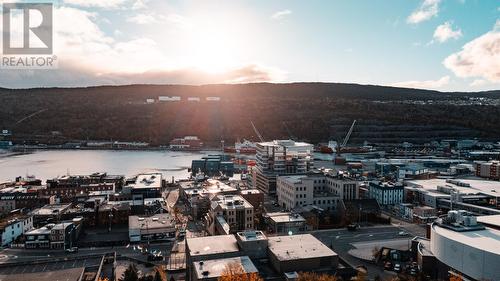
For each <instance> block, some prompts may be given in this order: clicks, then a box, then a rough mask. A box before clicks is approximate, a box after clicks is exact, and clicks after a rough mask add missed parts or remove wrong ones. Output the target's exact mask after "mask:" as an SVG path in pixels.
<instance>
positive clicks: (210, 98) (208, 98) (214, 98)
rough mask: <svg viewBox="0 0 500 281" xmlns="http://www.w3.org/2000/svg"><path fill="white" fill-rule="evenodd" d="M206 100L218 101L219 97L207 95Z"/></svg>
mask: <svg viewBox="0 0 500 281" xmlns="http://www.w3.org/2000/svg"><path fill="white" fill-rule="evenodd" d="M206 100H207V101H220V97H207V98H206Z"/></svg>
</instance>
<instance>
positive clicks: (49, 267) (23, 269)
mask: <svg viewBox="0 0 500 281" xmlns="http://www.w3.org/2000/svg"><path fill="white" fill-rule="evenodd" d="M100 262H101V258H99V257H95V258H86V259H75V260H67V261H50V262H45V263H39V264H26V263H20V264H19V265H14V266H6V267H0V275H10V274H27V273H36V272H46V271H55V270H62V269H70V268H83V267H87V266H99V263H100Z"/></svg>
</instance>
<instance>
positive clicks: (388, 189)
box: [369, 182, 404, 206]
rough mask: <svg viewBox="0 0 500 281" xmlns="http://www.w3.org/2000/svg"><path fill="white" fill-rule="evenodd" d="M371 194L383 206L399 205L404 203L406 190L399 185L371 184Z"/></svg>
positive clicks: (386, 183)
mask: <svg viewBox="0 0 500 281" xmlns="http://www.w3.org/2000/svg"><path fill="white" fill-rule="evenodd" d="M369 193H370V198H373V199H376V200H377V202H378V204H379V205H381V206H387V205H398V204H400V203H402V202H403V193H404V188H403V185H402V184H399V183H388V182H370V186H369Z"/></svg>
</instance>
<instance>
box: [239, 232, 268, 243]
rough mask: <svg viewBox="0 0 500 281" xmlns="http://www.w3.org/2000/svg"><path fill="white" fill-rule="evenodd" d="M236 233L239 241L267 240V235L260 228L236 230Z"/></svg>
mask: <svg viewBox="0 0 500 281" xmlns="http://www.w3.org/2000/svg"><path fill="white" fill-rule="evenodd" d="M236 235H237V236H238V239H240V240H241V241H257V240H267V236H266V235H265V234H264V233H263V232H262V231H260V230H256V231H243V232H238V233H236Z"/></svg>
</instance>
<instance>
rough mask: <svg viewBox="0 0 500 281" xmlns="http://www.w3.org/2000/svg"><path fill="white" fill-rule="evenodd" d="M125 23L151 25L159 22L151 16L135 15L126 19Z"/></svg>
mask: <svg viewBox="0 0 500 281" xmlns="http://www.w3.org/2000/svg"><path fill="white" fill-rule="evenodd" d="M127 21H128V22H132V23H135V24H153V23H157V22H159V20H158V19H157V18H156V17H155V16H153V15H152V14H137V15H135V16H132V17H129V18H127Z"/></svg>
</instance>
